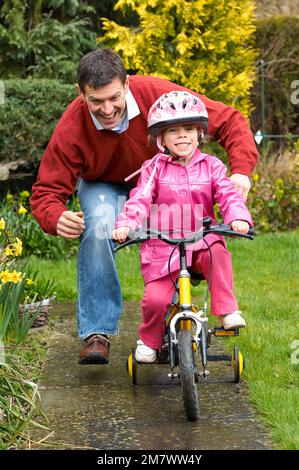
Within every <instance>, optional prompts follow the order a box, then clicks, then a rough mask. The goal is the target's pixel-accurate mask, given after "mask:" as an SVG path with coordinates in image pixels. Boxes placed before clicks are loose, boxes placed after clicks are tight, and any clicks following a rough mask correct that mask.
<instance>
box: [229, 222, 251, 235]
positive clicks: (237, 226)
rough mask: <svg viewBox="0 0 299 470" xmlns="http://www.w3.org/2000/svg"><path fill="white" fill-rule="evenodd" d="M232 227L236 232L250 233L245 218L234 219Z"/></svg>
mask: <svg viewBox="0 0 299 470" xmlns="http://www.w3.org/2000/svg"><path fill="white" fill-rule="evenodd" d="M231 228H232V230H233V231H234V232H239V233H248V230H249V224H248V222H245V220H234V221H233V222H232V223H231Z"/></svg>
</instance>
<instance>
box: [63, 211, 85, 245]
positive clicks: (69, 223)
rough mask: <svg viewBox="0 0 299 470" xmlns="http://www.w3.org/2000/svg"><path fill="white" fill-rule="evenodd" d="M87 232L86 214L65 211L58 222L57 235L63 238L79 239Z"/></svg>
mask: <svg viewBox="0 0 299 470" xmlns="http://www.w3.org/2000/svg"><path fill="white" fill-rule="evenodd" d="M84 230H85V224H84V214H83V212H82V211H80V212H72V211H64V212H63V213H62V214H61V216H60V217H59V219H58V222H57V235H59V236H60V237H63V238H69V239H73V238H79V237H80V236H81V235H82V233H83V232H84Z"/></svg>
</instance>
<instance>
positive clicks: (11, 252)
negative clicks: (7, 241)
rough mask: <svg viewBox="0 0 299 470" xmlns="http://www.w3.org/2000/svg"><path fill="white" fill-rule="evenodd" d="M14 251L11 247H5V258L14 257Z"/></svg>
mask: <svg viewBox="0 0 299 470" xmlns="http://www.w3.org/2000/svg"><path fill="white" fill-rule="evenodd" d="M14 254H15V250H14V248H13V245H7V247H6V248H5V256H14Z"/></svg>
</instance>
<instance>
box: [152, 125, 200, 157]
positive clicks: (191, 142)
mask: <svg viewBox="0 0 299 470" xmlns="http://www.w3.org/2000/svg"><path fill="white" fill-rule="evenodd" d="M161 143H162V145H163V146H164V147H167V149H168V150H169V152H170V153H171V155H174V156H175V157H179V158H184V159H185V158H186V159H187V158H191V157H192V156H193V154H194V152H195V150H196V148H197V146H198V129H197V127H196V126H193V125H192V124H181V125H177V126H173V127H168V128H167V129H165V130H164V131H163V133H162V139H161Z"/></svg>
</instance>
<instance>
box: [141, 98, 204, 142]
mask: <svg viewBox="0 0 299 470" xmlns="http://www.w3.org/2000/svg"><path fill="white" fill-rule="evenodd" d="M187 123H192V124H194V125H196V126H198V127H201V128H202V130H203V132H204V133H206V132H207V130H208V112H207V108H206V106H205V104H204V103H203V102H202V101H201V99H199V98H198V97H197V96H195V95H192V94H191V93H189V92H188V91H171V92H169V93H164V95H162V96H160V98H158V99H157V100H156V101H155V102H154V104H153V105H152V106H151V107H150V110H149V112H148V117H147V127H148V130H149V133H150V135H152V136H153V137H157V136H158V135H159V134H160V133H161V131H162V130H163V129H165V128H166V127H169V126H171V125H173V124H174V125H177V124H187Z"/></svg>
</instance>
